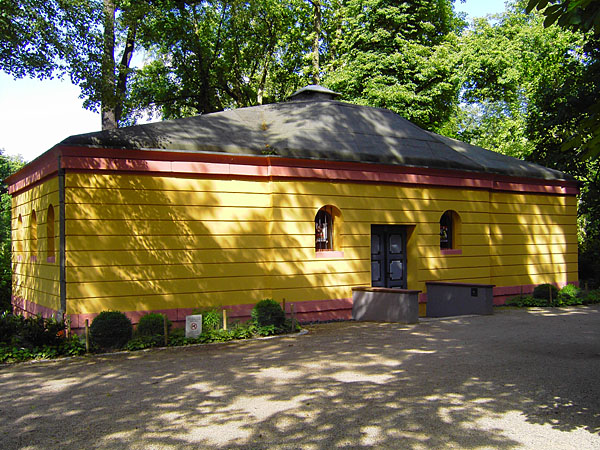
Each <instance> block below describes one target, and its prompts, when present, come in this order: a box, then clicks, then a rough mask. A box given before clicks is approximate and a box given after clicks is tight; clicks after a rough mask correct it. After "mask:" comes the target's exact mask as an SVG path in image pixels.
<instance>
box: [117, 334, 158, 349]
mask: <svg viewBox="0 0 600 450" xmlns="http://www.w3.org/2000/svg"><path fill="white" fill-rule="evenodd" d="M164 344H165V339H164V336H161V335H158V334H155V335H147V334H146V335H141V336H138V337H136V338H133V339H131V340H130V341H129V342H127V344H125V350H129V351H135V350H144V349H147V348H152V347H160V346H162V345H164Z"/></svg>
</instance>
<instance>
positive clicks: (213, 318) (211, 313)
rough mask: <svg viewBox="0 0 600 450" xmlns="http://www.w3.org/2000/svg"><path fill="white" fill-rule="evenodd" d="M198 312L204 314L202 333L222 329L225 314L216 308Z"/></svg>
mask: <svg viewBox="0 0 600 450" xmlns="http://www.w3.org/2000/svg"><path fill="white" fill-rule="evenodd" d="M197 314H202V334H204V333H208V332H210V331H217V330H220V329H221V325H222V324H223V316H222V315H221V313H220V312H219V311H217V310H216V309H214V308H213V309H207V310H205V311H200V312H198V313H197Z"/></svg>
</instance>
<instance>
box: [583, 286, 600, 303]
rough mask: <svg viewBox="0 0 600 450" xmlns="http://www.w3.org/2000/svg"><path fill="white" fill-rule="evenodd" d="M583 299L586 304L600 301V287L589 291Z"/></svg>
mask: <svg viewBox="0 0 600 450" xmlns="http://www.w3.org/2000/svg"><path fill="white" fill-rule="evenodd" d="M581 301H582V303H583V304H584V305H594V304H596V303H600V289H596V290H594V291H590V292H588V293H587V294H585V295H584V296H583V298H582V299H581Z"/></svg>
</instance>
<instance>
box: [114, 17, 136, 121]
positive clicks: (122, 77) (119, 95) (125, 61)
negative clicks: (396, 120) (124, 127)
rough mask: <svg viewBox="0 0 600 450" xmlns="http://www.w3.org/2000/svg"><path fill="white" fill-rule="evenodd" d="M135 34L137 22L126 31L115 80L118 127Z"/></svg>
mask: <svg viewBox="0 0 600 450" xmlns="http://www.w3.org/2000/svg"><path fill="white" fill-rule="evenodd" d="M136 32H137V21H136V22H134V23H133V24H132V25H131V26H130V27H129V30H128V31H127V40H126V42H125V49H124V50H123V57H122V58H121V63H120V64H119V77H118V80H117V89H116V100H117V101H116V104H115V122H116V124H117V126H118V124H119V121H120V120H121V117H122V115H123V102H124V100H125V93H126V91H127V76H128V74H129V73H128V72H129V64H131V57H132V56H133V50H134V48H135V35H136Z"/></svg>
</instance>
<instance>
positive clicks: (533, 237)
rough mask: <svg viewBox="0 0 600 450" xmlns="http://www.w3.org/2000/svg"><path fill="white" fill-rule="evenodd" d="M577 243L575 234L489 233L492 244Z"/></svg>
mask: <svg viewBox="0 0 600 450" xmlns="http://www.w3.org/2000/svg"><path fill="white" fill-rule="evenodd" d="M572 243H575V244H576V243H577V235H573V234H571V235H565V234H525V235H523V234H500V235H491V236H490V244H491V245H492V246H502V245H526V244H527V245H537V246H546V245H557V244H558V245H561V244H563V245H564V244H572Z"/></svg>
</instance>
